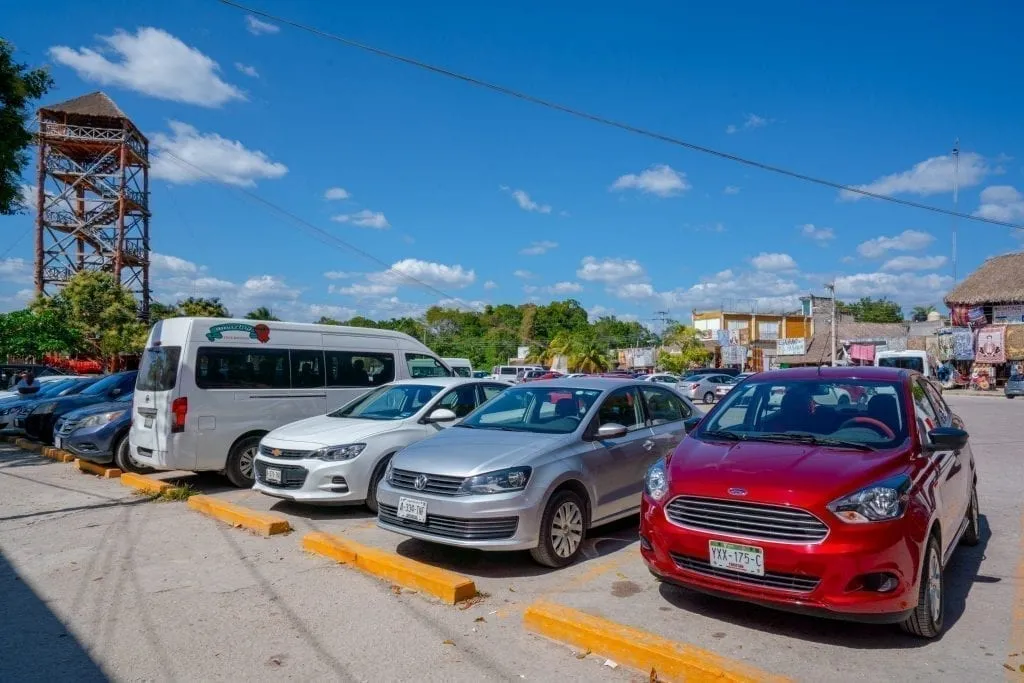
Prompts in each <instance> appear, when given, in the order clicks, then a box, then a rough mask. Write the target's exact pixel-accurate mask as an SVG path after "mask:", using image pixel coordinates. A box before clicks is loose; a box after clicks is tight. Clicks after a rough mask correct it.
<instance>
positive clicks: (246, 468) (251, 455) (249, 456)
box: [238, 446, 258, 479]
mask: <svg viewBox="0 0 1024 683" xmlns="http://www.w3.org/2000/svg"><path fill="white" fill-rule="evenodd" d="M257 450H258V447H257V446H251V447H249V448H246V449H245V450H244V451H242V455H241V457H239V458H238V470H239V471H240V472H241V473H242V476H243V477H245V478H246V479H252V478H253V477H252V462H253V460H255V459H256V451H257Z"/></svg>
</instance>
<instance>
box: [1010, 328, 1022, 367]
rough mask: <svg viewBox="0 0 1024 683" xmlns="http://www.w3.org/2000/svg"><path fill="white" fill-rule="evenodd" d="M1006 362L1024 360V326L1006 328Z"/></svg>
mask: <svg viewBox="0 0 1024 683" xmlns="http://www.w3.org/2000/svg"><path fill="white" fill-rule="evenodd" d="M1006 360H1024V325H1007V326H1006Z"/></svg>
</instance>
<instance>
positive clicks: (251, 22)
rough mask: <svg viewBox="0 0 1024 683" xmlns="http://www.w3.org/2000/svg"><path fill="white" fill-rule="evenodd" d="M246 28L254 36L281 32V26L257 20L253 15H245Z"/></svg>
mask: <svg viewBox="0 0 1024 683" xmlns="http://www.w3.org/2000/svg"><path fill="white" fill-rule="evenodd" d="M245 28H246V30H248V31H249V33H251V34H253V35H254V36H262V35H266V34H273V33H277V32H278V31H280V30H281V27H280V26H278V25H276V24H271V23H268V22H266V21H262V20H260V19H257V18H256V17H254V16H253V15H251V14H247V15H245Z"/></svg>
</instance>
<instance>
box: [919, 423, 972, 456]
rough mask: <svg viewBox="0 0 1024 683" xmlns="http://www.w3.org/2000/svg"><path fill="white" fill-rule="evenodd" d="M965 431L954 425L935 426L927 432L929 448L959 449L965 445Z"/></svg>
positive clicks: (939, 449)
mask: <svg viewBox="0 0 1024 683" xmlns="http://www.w3.org/2000/svg"><path fill="white" fill-rule="evenodd" d="M967 436H968V435H967V432H965V431H964V430H962V429H958V428H956V427H936V428H935V429H933V430H931V431H930V432H928V438H929V439H931V450H935V451H959V450H963V449H964V448H966V447H967Z"/></svg>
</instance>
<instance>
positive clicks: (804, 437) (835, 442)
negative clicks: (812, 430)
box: [747, 432, 875, 451]
mask: <svg viewBox="0 0 1024 683" xmlns="http://www.w3.org/2000/svg"><path fill="white" fill-rule="evenodd" d="M747 438H748V439H750V440H751V441H777V442H780V443H806V444H811V445H814V446H832V447H834V448H852V449H853V450H857V451H873V450H875V448H874V446H869V445H868V444H866V443H860V442H858V441H846V440H844V439H832V438H829V437H827V436H817V435H815V434H806V433H800V432H796V433H794V432H779V433H768V434H752V435H750V436H748V437H747Z"/></svg>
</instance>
